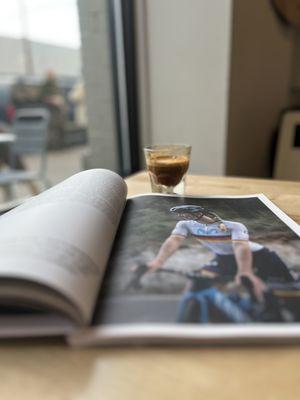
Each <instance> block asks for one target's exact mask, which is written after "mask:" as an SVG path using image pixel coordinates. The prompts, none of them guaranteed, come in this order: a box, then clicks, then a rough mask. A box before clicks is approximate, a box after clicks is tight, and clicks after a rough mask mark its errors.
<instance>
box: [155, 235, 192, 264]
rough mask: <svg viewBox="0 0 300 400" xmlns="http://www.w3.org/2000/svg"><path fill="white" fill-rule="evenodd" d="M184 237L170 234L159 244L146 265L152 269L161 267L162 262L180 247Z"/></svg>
mask: <svg viewBox="0 0 300 400" xmlns="http://www.w3.org/2000/svg"><path fill="white" fill-rule="evenodd" d="M184 239H185V237H184V236H180V235H170V236H169V237H168V239H166V240H165V241H164V243H163V244H162V245H161V247H160V249H159V252H158V254H157V256H156V257H155V258H154V259H153V260H152V261H150V262H149V263H148V264H147V265H148V267H149V268H150V269H151V270H152V271H155V270H156V269H158V268H161V267H162V266H163V264H164V262H165V261H166V260H167V259H168V258H169V257H170V256H171V255H172V254H173V253H174V252H175V251H176V250H177V249H178V248H179V247H180V245H181V242H182V241H183V240H184Z"/></svg>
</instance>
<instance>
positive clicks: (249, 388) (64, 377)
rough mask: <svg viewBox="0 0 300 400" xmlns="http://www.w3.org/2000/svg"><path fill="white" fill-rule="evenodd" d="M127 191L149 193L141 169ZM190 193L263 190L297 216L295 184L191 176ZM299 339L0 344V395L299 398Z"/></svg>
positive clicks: (298, 187) (30, 398)
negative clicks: (279, 342) (276, 342)
mask: <svg viewBox="0 0 300 400" xmlns="http://www.w3.org/2000/svg"><path fill="white" fill-rule="evenodd" d="M127 184H128V189H129V195H134V194H139V193H145V192H149V191H150V185H149V183H148V177H147V175H146V174H145V173H140V174H137V175H134V176H132V177H130V178H128V179H127ZM187 193H188V194H195V195H196V194H198V195H214V194H219V195H222V194H227V195H234V194H254V193H264V194H266V195H267V196H268V197H269V198H270V199H271V200H272V201H274V203H275V204H277V205H278V206H279V207H280V208H281V209H282V210H284V211H285V212H286V213H287V214H288V215H290V216H291V217H292V218H294V219H295V220H296V221H297V222H300V183H298V182H297V183H296V182H280V181H272V180H262V179H261V180H260V179H259V180H258V179H240V178H227V177H226V178H223V177H207V176H203V177H201V176H190V177H188V184H187ZM299 370H300V345H299V346H297V345H293V346H292V345H291V346H237V347H234V346H223V347H222V346H219V347H218V346H211V347H200V346H199V347H165V346H163V347H148V348H143V347H119V348H91V349H70V348H68V347H66V346H65V345H63V344H62V343H60V342H58V341H57V340H48V341H43V340H38V341H34V340H30V341H26V340H21V341H17V342H16V341H7V342H2V343H0V390H1V399H2V398H3V399H5V400H11V399H22V400H36V399H38V400H40V399H43V400H48V399H49V400H50V399H51V400H62V399H66V400H69V399H72V400H79V399H80V400H90V399H97V400H98V399H103V400H135V399H138V400H143V399H155V400H159V399H164V400H169V399H170V400H175V399H182V400H185V399H197V400H198V399H202V398H203V399H218V400H222V399H226V400H227V399H232V398H233V399H235V398H242V399H243V400H248V399H249V400H250V399H251V400H252V399H261V398H266V399H272V400H273V399H285V400H287V399H288V400H289V399H299V396H300V394H299V392H300V385H299V374H300V372H299Z"/></svg>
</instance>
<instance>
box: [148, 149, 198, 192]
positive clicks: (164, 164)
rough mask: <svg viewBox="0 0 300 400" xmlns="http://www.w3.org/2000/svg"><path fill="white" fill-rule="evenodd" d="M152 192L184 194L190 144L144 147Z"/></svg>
mask: <svg viewBox="0 0 300 400" xmlns="http://www.w3.org/2000/svg"><path fill="white" fill-rule="evenodd" d="M144 152H145V157H146V164H147V169H148V172H149V175H150V181H151V187H152V192H156V193H166V194H184V190H185V177H186V173H187V170H188V168H189V163H190V154H191V146H189V145H184V144H170V145H153V146H149V147H145V149H144Z"/></svg>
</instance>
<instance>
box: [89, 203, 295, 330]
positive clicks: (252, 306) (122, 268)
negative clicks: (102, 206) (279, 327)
mask: <svg viewBox="0 0 300 400" xmlns="http://www.w3.org/2000/svg"><path fill="white" fill-rule="evenodd" d="M272 209H273V211H272ZM299 260H300V240H299V228H298V225H297V224H296V223H295V222H293V221H292V220H291V219H290V218H288V217H287V216H286V215H285V214H284V213H282V212H281V211H280V210H279V209H278V208H277V207H276V206H274V205H273V204H272V203H271V202H270V201H269V200H268V199H267V198H265V197H264V196H262V195H258V196H248V197H246V196H244V197H234V198H233V197H222V198H221V197H218V198H217V197H209V198H207V197H206V198H192V197H184V198H182V197H181V198H180V197H173V196H160V195H147V196H137V197H135V198H132V199H130V200H128V203H127V206H126V208H125V211H124V214H123V217H122V221H121V224H120V228H119V232H118V235H117V238H116V241H115V245H114V248H113V252H112V256H111V259H110V263H109V265H108V267H107V272H106V276H105V278H104V282H103V286H102V290H101V295H100V296H101V297H100V298H99V300H98V305H97V308H96V311H95V315H94V322H93V323H94V325H97V326H99V325H102V326H103V325H105V326H108V325H114V324H117V325H122V324H129V325H130V324H135V325H137V324H175V325H176V326H179V325H177V324H194V325H195V324H198V325H200V324H208V323H209V324H245V323H247V324H249V323H294V322H298V321H300V280H299V278H300V261H299Z"/></svg>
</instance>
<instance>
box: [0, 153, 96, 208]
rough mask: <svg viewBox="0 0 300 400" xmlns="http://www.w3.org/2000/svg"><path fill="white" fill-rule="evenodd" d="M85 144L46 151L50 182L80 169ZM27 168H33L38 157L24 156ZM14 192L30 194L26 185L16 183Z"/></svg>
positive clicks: (18, 195) (24, 195)
mask: <svg viewBox="0 0 300 400" xmlns="http://www.w3.org/2000/svg"><path fill="white" fill-rule="evenodd" d="M87 150H88V147H87V146H76V147H71V148H68V149H63V150H55V151H50V152H49V153H48V177H49V180H50V182H51V183H52V184H53V185H55V184H56V183H58V182H60V181H62V180H64V179H65V178H67V177H68V176H71V175H73V174H75V173H76V172H79V171H81V170H82V157H83V155H84V154H85V152H87ZM25 162H26V165H27V166H28V169H35V168H37V166H38V162H39V159H38V157H36V156H28V157H27V158H25ZM15 192H16V195H17V197H27V196H30V195H31V192H30V188H29V187H28V185H23V184H22V185H16V187H15ZM3 201H4V192H3V189H1V188H0V203H1V202H3Z"/></svg>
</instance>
